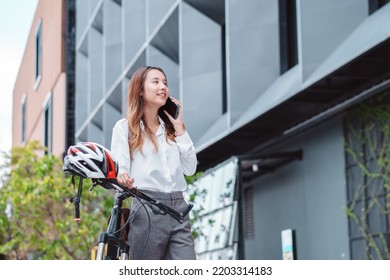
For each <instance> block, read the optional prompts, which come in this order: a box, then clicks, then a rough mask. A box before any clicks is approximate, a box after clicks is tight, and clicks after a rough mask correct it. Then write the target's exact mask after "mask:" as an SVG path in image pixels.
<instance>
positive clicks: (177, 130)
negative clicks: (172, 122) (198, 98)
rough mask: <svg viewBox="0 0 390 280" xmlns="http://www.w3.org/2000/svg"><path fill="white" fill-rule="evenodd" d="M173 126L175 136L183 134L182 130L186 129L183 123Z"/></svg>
mask: <svg viewBox="0 0 390 280" xmlns="http://www.w3.org/2000/svg"><path fill="white" fill-rule="evenodd" d="M174 128H175V136H176V137H177V136H181V135H183V134H184V132H185V131H186V129H185V127H184V124H182V125H178V126H175V127H174Z"/></svg>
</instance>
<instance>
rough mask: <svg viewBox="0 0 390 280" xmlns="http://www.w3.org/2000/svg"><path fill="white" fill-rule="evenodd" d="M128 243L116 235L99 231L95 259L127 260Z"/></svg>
mask: <svg viewBox="0 0 390 280" xmlns="http://www.w3.org/2000/svg"><path fill="white" fill-rule="evenodd" d="M128 252H129V245H128V244H127V243H125V242H123V241H122V240H120V239H119V238H118V237H117V236H114V235H111V234H108V233H107V232H104V233H101V234H100V236H99V242H98V248H97V254H96V260H118V259H119V260H128V259H129V253H128Z"/></svg>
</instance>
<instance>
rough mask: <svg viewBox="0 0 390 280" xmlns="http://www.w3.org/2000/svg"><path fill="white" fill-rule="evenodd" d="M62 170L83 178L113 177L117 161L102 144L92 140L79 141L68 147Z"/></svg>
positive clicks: (115, 172)
mask: <svg viewBox="0 0 390 280" xmlns="http://www.w3.org/2000/svg"><path fill="white" fill-rule="evenodd" d="M63 170H64V171H68V172H71V173H73V174H75V175H78V176H81V177H84V178H92V179H115V178H116V176H117V173H118V163H117V162H116V161H115V160H114V158H113V156H112V155H111V152H110V151H109V150H108V149H106V148H104V147H103V146H101V145H99V144H97V143H93V142H79V143H77V144H76V145H74V146H70V147H69V149H68V153H67V155H66V157H65V158H64V168H63Z"/></svg>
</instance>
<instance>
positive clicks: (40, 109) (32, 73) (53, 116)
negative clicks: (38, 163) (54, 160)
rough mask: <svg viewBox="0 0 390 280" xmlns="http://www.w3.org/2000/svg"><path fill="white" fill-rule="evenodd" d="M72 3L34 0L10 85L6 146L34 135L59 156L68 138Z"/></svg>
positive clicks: (71, 133)
mask: <svg viewBox="0 0 390 280" xmlns="http://www.w3.org/2000/svg"><path fill="white" fill-rule="evenodd" d="M74 7H75V4H74V1H69V0H68V1H66V0H63V1H47V0H40V1H39V2H38V5H37V9H36V12H35V15H34V19H33V22H32V25H31V29H30V33H29V35H28V39H27V43H26V47H25V51H24V55H23V59H22V62H21V65H20V68H19V72H18V75H17V78H16V81H15V86H14V90H13V116H12V120H13V124H12V146H20V145H24V144H26V143H27V142H28V141H31V140H38V141H39V142H40V143H41V144H42V145H44V146H46V147H47V148H48V152H49V153H53V154H55V155H57V156H62V155H63V154H64V152H65V149H66V146H67V145H69V143H73V141H74V108H73V107H74V25H75V21H74ZM72 33H73V35H72Z"/></svg>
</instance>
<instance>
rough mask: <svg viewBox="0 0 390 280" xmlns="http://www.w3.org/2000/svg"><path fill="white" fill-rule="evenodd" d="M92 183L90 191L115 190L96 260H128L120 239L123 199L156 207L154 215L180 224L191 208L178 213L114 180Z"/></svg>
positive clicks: (127, 248)
mask: <svg viewBox="0 0 390 280" xmlns="http://www.w3.org/2000/svg"><path fill="white" fill-rule="evenodd" d="M92 182H93V185H92V187H91V190H92V189H93V188H94V187H95V186H98V185H99V186H102V187H104V188H105V189H114V190H116V194H115V201H114V206H113V208H112V210H111V219H110V221H109V224H108V227H107V231H106V232H102V233H100V235H99V239H98V249H97V255H96V259H97V260H103V259H106V260H117V259H118V258H119V257H120V259H121V260H127V259H129V249H130V247H129V245H128V244H127V243H126V242H125V241H123V240H122V239H121V238H120V229H121V216H122V204H123V200H124V199H126V198H129V197H130V196H131V197H134V198H138V199H142V200H145V201H147V202H149V203H150V204H152V205H154V206H156V207H158V208H159V209H160V210H161V211H162V213H156V212H154V211H153V212H154V213H155V214H163V215H166V214H168V215H170V216H171V217H173V218H174V219H175V220H177V221H178V222H180V223H183V221H184V217H185V216H186V215H188V213H189V212H190V211H191V209H192V207H193V205H192V204H189V205H188V207H187V209H186V210H185V211H184V212H178V211H176V210H174V209H172V208H171V207H169V206H167V205H165V204H164V203H163V202H161V201H157V200H155V199H153V198H151V197H149V196H147V195H146V194H144V193H143V192H142V191H140V190H138V189H135V188H134V189H128V188H125V187H122V186H121V185H119V184H118V182H117V180H116V179H111V180H101V179H99V180H98V179H92ZM80 193H81V192H80ZM129 219H130V217H129ZM126 222H130V221H126ZM106 245H107V246H106ZM105 251H106V256H105V257H104V252H105Z"/></svg>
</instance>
